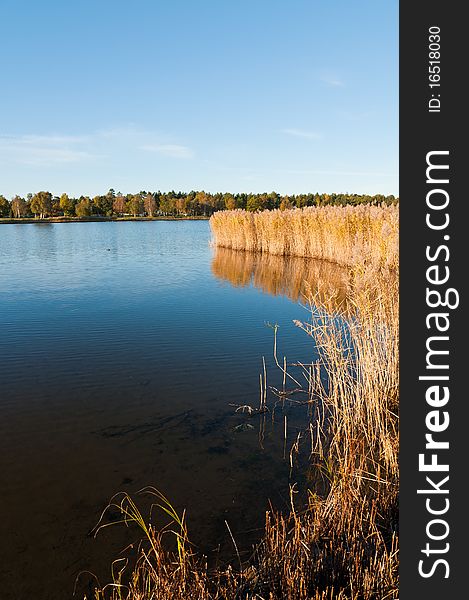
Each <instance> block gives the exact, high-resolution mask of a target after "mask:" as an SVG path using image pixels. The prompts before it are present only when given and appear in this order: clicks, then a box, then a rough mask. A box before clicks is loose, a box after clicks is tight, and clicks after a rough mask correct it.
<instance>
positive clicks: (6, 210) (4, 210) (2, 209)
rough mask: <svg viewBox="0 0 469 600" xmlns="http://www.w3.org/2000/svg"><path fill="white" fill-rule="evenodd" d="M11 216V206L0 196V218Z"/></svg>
mask: <svg viewBox="0 0 469 600" xmlns="http://www.w3.org/2000/svg"><path fill="white" fill-rule="evenodd" d="M10 214H11V206H10V203H9V202H8V200H7V199H6V198H5V196H0V217H9V216H10Z"/></svg>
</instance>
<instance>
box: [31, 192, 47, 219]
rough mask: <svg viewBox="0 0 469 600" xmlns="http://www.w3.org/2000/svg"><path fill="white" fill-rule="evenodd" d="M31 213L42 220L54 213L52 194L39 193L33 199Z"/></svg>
mask: <svg viewBox="0 0 469 600" xmlns="http://www.w3.org/2000/svg"><path fill="white" fill-rule="evenodd" d="M30 206H31V212H32V213H33V214H34V215H35V216H36V217H37V216H39V218H40V219H44V218H45V217H47V216H48V215H50V214H51V212H52V194H51V193H50V192H38V193H37V194H34V196H33V197H32V198H31V205H30Z"/></svg>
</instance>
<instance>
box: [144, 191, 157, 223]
mask: <svg viewBox="0 0 469 600" xmlns="http://www.w3.org/2000/svg"><path fill="white" fill-rule="evenodd" d="M143 207H144V209H145V212H146V214H147V215H148V216H149V217H153V216H154V214H155V212H156V200H155V198H154V196H153V194H147V195H146V196H145V198H144V200H143Z"/></svg>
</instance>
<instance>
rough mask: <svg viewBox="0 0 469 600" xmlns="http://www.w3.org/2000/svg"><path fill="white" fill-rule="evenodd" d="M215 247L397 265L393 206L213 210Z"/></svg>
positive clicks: (395, 209) (396, 213)
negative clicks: (252, 210) (250, 210)
mask: <svg viewBox="0 0 469 600" xmlns="http://www.w3.org/2000/svg"><path fill="white" fill-rule="evenodd" d="M210 226H211V230H212V235H213V243H214V245H215V246H221V247H223V248H232V249H233V250H248V251H250V252H266V253H269V254H275V255H282V256H303V257H307V258H319V259H323V260H330V261H333V262H337V263H339V264H342V265H353V264H357V263H361V264H368V263H372V264H373V265H375V266H377V267H381V266H386V267H390V268H396V267H397V264H398V228H399V208H398V206H397V205H390V206H386V205H382V206H372V205H363V206H324V207H306V208H301V209H291V210H265V211H262V212H248V211H245V210H228V211H219V212H216V213H215V214H213V215H212V217H211V218H210Z"/></svg>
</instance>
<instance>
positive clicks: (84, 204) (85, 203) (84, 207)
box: [75, 196, 91, 217]
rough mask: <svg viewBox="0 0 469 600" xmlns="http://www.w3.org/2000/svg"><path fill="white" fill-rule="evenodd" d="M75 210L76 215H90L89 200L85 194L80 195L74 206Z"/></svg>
mask: <svg viewBox="0 0 469 600" xmlns="http://www.w3.org/2000/svg"><path fill="white" fill-rule="evenodd" d="M75 212H76V214H77V217H89V216H91V201H90V199H89V198H88V197H87V196H81V197H80V199H79V201H78V203H77V205H76V206H75Z"/></svg>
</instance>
